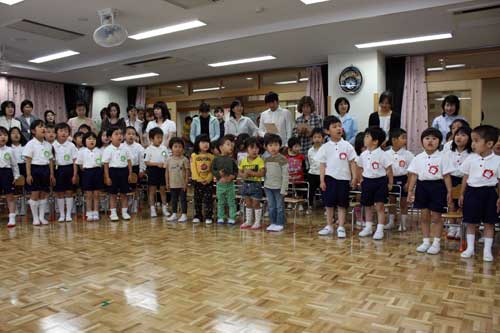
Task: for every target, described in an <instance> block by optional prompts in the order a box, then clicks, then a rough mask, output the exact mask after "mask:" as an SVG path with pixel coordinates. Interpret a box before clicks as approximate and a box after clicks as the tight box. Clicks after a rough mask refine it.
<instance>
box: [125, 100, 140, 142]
mask: <svg viewBox="0 0 500 333" xmlns="http://www.w3.org/2000/svg"><path fill="white" fill-rule="evenodd" d="M127 117H128V118H127V119H125V125H127V127H129V126H131V127H133V128H135V131H136V132H137V135H138V136H139V142H142V124H143V123H142V121H140V120H139V119H138V118H137V108H136V107H135V105H129V106H128V107H127Z"/></svg>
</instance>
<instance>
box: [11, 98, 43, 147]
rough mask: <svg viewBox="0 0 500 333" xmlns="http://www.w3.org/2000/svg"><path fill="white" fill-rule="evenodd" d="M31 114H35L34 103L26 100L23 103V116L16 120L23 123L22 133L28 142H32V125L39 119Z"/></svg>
mask: <svg viewBox="0 0 500 333" xmlns="http://www.w3.org/2000/svg"><path fill="white" fill-rule="evenodd" d="M31 112H33V102H32V101H30V100H28V99H25V100H24V101H22V102H21V113H22V115H21V116H20V117H17V118H16V119H17V120H19V122H20V123H21V133H22V134H23V136H24V138H25V139H26V141H29V140H31V131H30V126H31V123H32V122H34V121H35V120H37V119H38V118H37V117H35V116H33V115H31Z"/></svg>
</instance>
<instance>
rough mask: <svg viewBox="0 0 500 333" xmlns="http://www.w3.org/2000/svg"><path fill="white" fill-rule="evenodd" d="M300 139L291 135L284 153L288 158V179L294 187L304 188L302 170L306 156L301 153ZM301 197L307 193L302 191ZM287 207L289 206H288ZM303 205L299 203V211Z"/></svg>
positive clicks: (303, 169) (302, 208)
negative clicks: (286, 150)
mask: <svg viewBox="0 0 500 333" xmlns="http://www.w3.org/2000/svg"><path fill="white" fill-rule="evenodd" d="M300 151H301V146H300V139H299V138H297V137H291V138H290V139H289V140H288V152H287V154H286V155H285V157H286V159H287V160H288V175H289V176H288V180H289V182H290V183H292V184H294V187H295V188H304V171H305V169H306V158H305V157H304V155H302V154H301V152H300ZM302 195H303V197H306V196H307V193H304V192H302ZM288 208H289V209H290V208H291V206H289V207H288ZM303 210H304V206H303V205H302V204H300V205H299V211H303Z"/></svg>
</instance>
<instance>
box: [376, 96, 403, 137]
mask: <svg viewBox="0 0 500 333" xmlns="http://www.w3.org/2000/svg"><path fill="white" fill-rule="evenodd" d="M378 106H379V109H378V112H373V113H372V114H371V115H370V119H369V120H368V126H378V127H380V128H382V129H383V130H384V132H385V134H386V136H387V138H388V137H389V132H390V130H392V129H394V128H400V127H401V117H400V116H399V114H397V113H396V112H393V111H392V93H391V92H390V91H384V92H383V93H382V94H381V95H380V98H379V99H378ZM387 138H386V139H387Z"/></svg>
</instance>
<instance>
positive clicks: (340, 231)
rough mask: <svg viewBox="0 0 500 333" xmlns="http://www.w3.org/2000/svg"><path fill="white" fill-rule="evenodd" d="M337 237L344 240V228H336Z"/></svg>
mask: <svg viewBox="0 0 500 333" xmlns="http://www.w3.org/2000/svg"><path fill="white" fill-rule="evenodd" d="M337 237H338V238H345V228H344V227H338V228H337Z"/></svg>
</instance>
